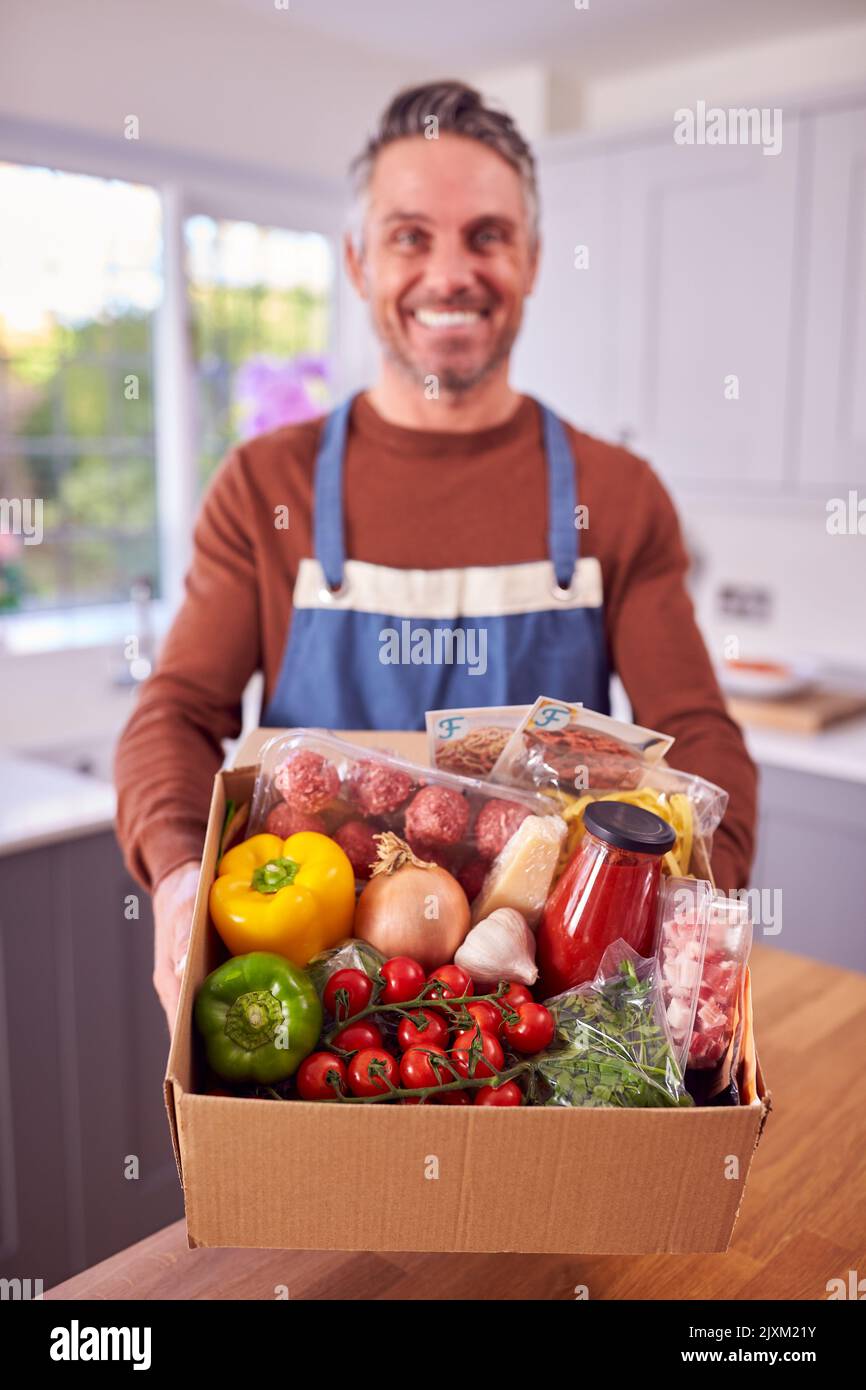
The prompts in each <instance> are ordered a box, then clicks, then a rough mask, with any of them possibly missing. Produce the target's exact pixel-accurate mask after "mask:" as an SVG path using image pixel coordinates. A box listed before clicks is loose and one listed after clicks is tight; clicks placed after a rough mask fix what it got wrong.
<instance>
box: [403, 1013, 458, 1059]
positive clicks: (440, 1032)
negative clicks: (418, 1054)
mask: <svg viewBox="0 0 866 1390" xmlns="http://www.w3.org/2000/svg"><path fill="white" fill-rule="evenodd" d="M419 1014H420V1015H421V1016H422V1017H423V1018H424V1020H425V1022H426V1024H427V1026H426V1028H419V1027H418V1023H417V1022H416V1019H417V1018H418V1015H419ZM397 1041H398V1043H399V1044H400V1048H401V1050H402V1051H403V1052H408V1051H409V1048H410V1047H430V1046H433V1047H445V1046H446V1045H447V1043H448V1024H447V1023H446V1021H445V1019H444V1018H443V1017H442V1015H441V1014H440V1013H438V1012H437V1011H436V1010H435V1009H418V1010H417V1012H416V1011H414V1010H413V1012H412V1013H411V1014H410V1015H409V1017H408V1018H404V1019H401V1020H400V1027H399V1028H398V1029H397Z"/></svg>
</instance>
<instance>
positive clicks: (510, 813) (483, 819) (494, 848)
mask: <svg viewBox="0 0 866 1390" xmlns="http://www.w3.org/2000/svg"><path fill="white" fill-rule="evenodd" d="M528 815H529V812H528V810H527V809H526V807H525V806H518V805H517V803H516V802H514V801H503V800H501V799H500V798H499V797H494V798H493V799H492V800H491V801H485V803H484V805H483V806H482V807H481V810H480V811H479V812H478V819H477V820H476V822H475V844H476V847H477V849H478V853H479V854H481V855H483V857H484V858H485V859H495V858H496V856H497V854H498V853H499V851H500V850H502V849H504V848H505V846H506V845H507V844H508V841H509V840H510V839H511V837H512V835H513V834H514V832H515V830H516V829H517V827H518V825H519V824H520V822H521V821H523V820H526V817H527V816H528Z"/></svg>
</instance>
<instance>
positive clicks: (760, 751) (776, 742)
mask: <svg viewBox="0 0 866 1390" xmlns="http://www.w3.org/2000/svg"><path fill="white" fill-rule="evenodd" d="M743 735H744V737H745V740H746V744H747V746H748V749H749V752H750V753H751V755H752V757H753V758H754V760H755V762H756V763H759V764H762V765H763V766H765V767H781V768H787V769H788V770H789V771H791V772H807V773H814V774H815V776H817V777H837V778H841V779H842V780H843V781H845V782H862V783H864V784H866V718H858V719H849V720H845V721H844V722H842V723H841V724H836V725H834V726H833V727H832V728H829V729H825V730H824V731H823V732H822V733H820V734H789V733H782V732H781V731H780V730H776V729H758V728H744V729H743Z"/></svg>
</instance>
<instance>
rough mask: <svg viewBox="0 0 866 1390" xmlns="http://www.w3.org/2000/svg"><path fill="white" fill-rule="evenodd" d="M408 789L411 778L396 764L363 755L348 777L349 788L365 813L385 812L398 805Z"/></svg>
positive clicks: (410, 786)
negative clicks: (392, 765) (390, 764)
mask: <svg viewBox="0 0 866 1390" xmlns="http://www.w3.org/2000/svg"><path fill="white" fill-rule="evenodd" d="M411 790H412V778H411V777H410V776H409V775H408V773H406V772H401V771H400V769H399V768H397V767H388V765H387V763H377V762H375V761H374V760H373V759H372V758H365V759H364V760H363V762H360V763H357V764H356V766H355V768H354V771H353V772H352V775H351V777H350V778H349V792H350V795H351V796H352V799H353V800H354V801H355V802H356V803H357V805H358V808H359V810H361V811H363V812H364V814H365V815H366V816H386V815H388V814H389V813H390V812H392V811H396V810H397V808H398V806H402V805H403V802H404V801H405V800H406V797H407V796H408V795H409V793H410V792H411Z"/></svg>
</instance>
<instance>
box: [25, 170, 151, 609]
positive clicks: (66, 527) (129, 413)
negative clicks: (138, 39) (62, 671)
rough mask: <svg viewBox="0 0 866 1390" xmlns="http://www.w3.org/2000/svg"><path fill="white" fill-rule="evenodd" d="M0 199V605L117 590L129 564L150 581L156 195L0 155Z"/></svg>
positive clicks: (64, 603)
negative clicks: (1, 507)
mask: <svg viewBox="0 0 866 1390" xmlns="http://www.w3.org/2000/svg"><path fill="white" fill-rule="evenodd" d="M0 203H2V206H3V208H4V215H3V218H2V220H0V414H2V430H0V498H2V499H4V503H5V511H4V516H3V518H2V519H0V520H2V521H3V525H2V527H0V609H3V610H5V611H12V610H15V609H16V608H23V609H39V608H56V607H70V606H75V605H84V604H95V603H105V602H115V601H118V600H121V599H128V597H129V592H130V587H131V585H132V584H133V582H134V581H135V580H136V579H138V578H142V577H146V578H148V579H149V580H150V581H151V584H152V585H156V584H157V582H158V563H157V544H156V535H157V524H156V487H155V466H154V438H153V404H152V392H151V384H152V346H153V344H152V338H153V322H154V315H155V311H156V308H157V305H158V303H159V299H160V295H161V290H162V276H161V241H162V227H161V209H160V199H159V196H158V194H157V192H156V190H155V189H153V188H148V187H143V186H140V185H136V184H132V183H126V182H122V181H120V180H116V179H103V178H93V177H89V176H82V175H79V174H69V173H61V172H58V171H56V170H52V169H46V168H37V167H29V166H22V165H14V164H0ZM23 499H27V500H28V501H27V505H28V509H29V510H30V514H29V516H28V512H27V510H25V512H24V519H25V520H26V521H28V529H27V530H26V531H25V533H24V534H22V528H21V525H20V521H21V513H20V508H21V503H22V501H23ZM13 503H14V504H15V505H16V506H17V507H18V509H19V510H18V513H16V512H15V511H14V510H12V505H13ZM34 507H35V508H37V509H38V510H36V511H35V512H34V511H33V510H32V508H34ZM37 518H38V522H39V530H40V532H41V536H42V539H41V542H40V543H39V544H34V543H28V538H30V539H31V540H32V539H33V538H34V537H35V523H36V520H37Z"/></svg>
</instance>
